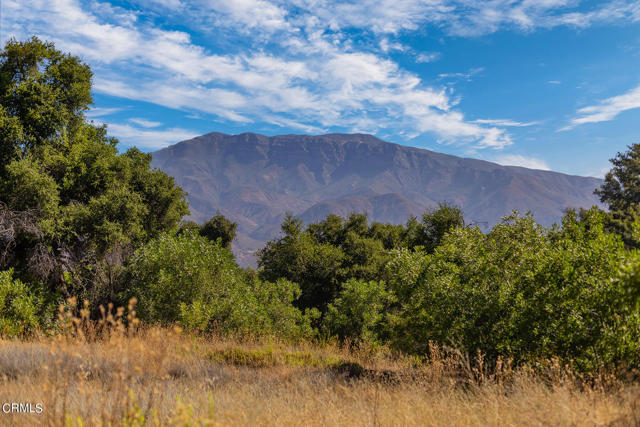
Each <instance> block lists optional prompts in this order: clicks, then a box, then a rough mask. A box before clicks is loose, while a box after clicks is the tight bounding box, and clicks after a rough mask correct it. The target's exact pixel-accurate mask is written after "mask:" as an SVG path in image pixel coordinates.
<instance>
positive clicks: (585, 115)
mask: <svg viewBox="0 0 640 427" xmlns="http://www.w3.org/2000/svg"><path fill="white" fill-rule="evenodd" d="M635 108H640V86H638V87H636V88H634V89H631V90H630V91H629V92H627V93H625V94H622V95H618V96H614V97H611V98H608V99H605V100H603V101H601V102H599V103H598V104H596V105H591V106H588V107H584V108H581V109H579V110H578V116H577V117H575V118H573V119H572V120H571V123H570V124H569V125H568V126H565V127H564V128H562V129H560V130H569V129H573V128H574V127H576V126H578V125H582V124H585V123H598V122H605V121H609V120H613V119H614V118H616V116H618V114H620V113H622V112H624V111H627V110H633V109H635Z"/></svg>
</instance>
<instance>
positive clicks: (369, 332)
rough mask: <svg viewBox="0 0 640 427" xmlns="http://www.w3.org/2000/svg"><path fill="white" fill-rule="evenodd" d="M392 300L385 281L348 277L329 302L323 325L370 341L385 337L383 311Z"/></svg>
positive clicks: (347, 336) (333, 332)
mask: <svg viewBox="0 0 640 427" xmlns="http://www.w3.org/2000/svg"><path fill="white" fill-rule="evenodd" d="M392 301H393V295H392V294H391V293H390V292H389V291H387V289H386V286H385V284H384V282H376V281H370V282H364V281H360V280H356V279H351V280H348V281H347V282H346V283H344V285H343V286H342V291H341V292H340V295H339V296H338V298H336V300H335V301H334V303H333V304H330V305H329V308H328V310H327V313H326V315H325V318H324V321H323V325H324V330H325V331H326V332H327V333H328V334H329V335H337V336H338V337H339V338H340V339H343V340H344V339H351V340H354V341H364V342H368V343H376V342H380V340H381V339H382V338H384V337H385V335H386V334H385V329H386V328H385V326H386V322H385V320H386V319H385V317H384V313H385V311H386V309H387V308H388V307H389V305H390V304H391V302H392Z"/></svg>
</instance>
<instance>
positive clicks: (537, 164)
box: [492, 154, 551, 170]
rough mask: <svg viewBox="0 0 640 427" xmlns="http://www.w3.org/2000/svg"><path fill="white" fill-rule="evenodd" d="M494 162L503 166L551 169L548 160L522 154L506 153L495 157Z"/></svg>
mask: <svg viewBox="0 0 640 427" xmlns="http://www.w3.org/2000/svg"><path fill="white" fill-rule="evenodd" d="M492 161H493V162H495V163H498V164H500V165H503V166H520V167H523V168H528V169H540V170H551V168H550V167H549V165H548V164H547V162H545V161H544V160H542V159H538V158H536V157H529V156H521V155H519V154H505V155H501V156H497V157H494V158H493V159H492Z"/></svg>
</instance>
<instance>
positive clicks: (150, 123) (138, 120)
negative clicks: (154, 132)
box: [129, 117, 162, 128]
mask: <svg viewBox="0 0 640 427" xmlns="http://www.w3.org/2000/svg"><path fill="white" fill-rule="evenodd" d="M129 121H130V122H131V123H133V124H136V125H138V126H142V127H143V128H157V127H158V126H162V122H154V121H151V120H147V119H142V118H139V117H133V118H130V119H129Z"/></svg>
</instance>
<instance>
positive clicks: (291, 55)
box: [2, 0, 512, 149]
mask: <svg viewBox="0 0 640 427" xmlns="http://www.w3.org/2000/svg"><path fill="white" fill-rule="evenodd" d="M258 2H259V3H260V4H261V5H262V3H265V5H264V6H265V7H267V5H266V3H267V2H266V0H259V1H258ZM236 3H238V2H227V3H223V2H210V3H208V6H209V7H212V8H215V9H216V10H218V9H224V10H225V12H224V13H225V14H227V16H228V17H229V19H231V20H238V19H240V17H241V15H242V13H245V12H246V14H250V11H251V8H248V7H245V6H246V5H250V4H253V3H255V2H254V1H247V2H246V4H245V3H244V2H243V3H242V4H236ZM409 3H411V2H407V4H405V5H404V6H402V5H401V6H400V7H399V8H396V10H398V11H399V12H398V13H403V12H402V10H404V9H403V7H405V6H406V7H409V6H410V5H409ZM166 6H167V4H165V5H163V7H166ZM334 6H335V7H338V8H343V9H344V10H348V9H350V6H349V5H346V4H342V5H334ZM5 7H6V8H7V9H10V11H11V13H9V14H6V13H5V15H4V16H3V17H2V19H3V21H2V23H3V24H5V23H7V24H10V25H8V28H12V35H15V36H17V37H19V38H24V37H26V36H27V35H28V34H30V33H35V34H40V35H41V36H43V37H45V38H47V39H52V40H54V41H55V42H56V43H57V45H58V46H59V47H60V48H62V49H64V50H68V51H71V52H73V53H75V54H79V55H81V56H82V57H83V58H85V59H87V60H89V61H90V62H92V63H93V64H95V69H96V70H97V72H96V77H95V89H96V90H97V91H98V92H100V93H104V94H108V95H111V96H116V97H122V98H127V99H132V100H138V101H146V102H151V103H155V104H158V105H163V106H166V107H169V108H174V109H181V110H185V111H189V112H202V113H208V114H213V115H215V116H218V117H219V118H222V119H225V120H231V121H235V122H239V123H250V122H260V121H266V122H270V123H272V124H275V125H279V126H285V127H289V126H291V124H293V123H295V124H296V125H297V126H296V128H298V129H314V130H318V129H326V128H329V127H334V128H335V127H339V128H343V129H345V130H358V129H363V128H367V129H369V130H370V131H374V132H375V131H377V130H380V129H393V128H398V127H399V126H402V127H403V128H408V129H412V130H413V131H414V132H420V133H434V134H435V135H437V136H438V139H439V140H440V141H441V142H443V143H448V144H450V143H454V144H469V145H472V146H475V147H478V148H487V147H490V148H495V149H500V148H503V147H504V146H507V145H510V144H511V143H512V141H511V138H510V136H509V135H508V133H507V132H506V131H505V130H504V129H500V128H497V127H488V126H485V125H481V124H478V123H473V122H469V121H467V120H466V119H465V118H464V114H463V113H462V112H460V111H456V110H454V107H455V106H456V103H457V101H458V100H459V97H456V98H454V100H452V99H450V95H449V94H448V93H447V92H446V91H445V90H444V89H442V88H437V87H431V86H429V85H426V84H425V83H424V82H423V81H422V80H421V79H420V78H419V77H418V76H416V75H415V74H413V73H410V72H408V71H406V70H403V69H402V68H401V67H400V66H399V65H398V64H397V63H395V62H393V61H391V60H389V59H387V58H384V57H381V56H378V55H376V54H374V53H371V52H358V51H354V49H353V48H352V47H351V46H350V44H349V43H347V42H346V41H341V39H340V38H339V37H338V38H335V37H333V36H331V35H326V34H324V33H323V32H313V33H305V34H297V33H295V31H294V32H293V33H287V37H286V41H287V43H286V44H285V45H283V46H284V48H285V49H284V51H282V52H280V53H278V54H277V55H276V54H274V53H266V52H264V51H262V50H248V51H247V53H230V54H213V53H210V52H208V51H207V50H206V49H205V48H204V47H202V46H200V45H198V44H195V43H193V42H192V40H191V37H190V35H189V34H187V33H185V32H180V31H169V30H164V29H162V28H159V27H156V26H153V25H150V24H149V23H147V24H145V25H139V24H134V21H132V20H127V21H125V25H120V24H119V23H118V22H117V20H114V19H113V13H112V12H110V14H109V16H108V17H106V18H105V17H103V16H101V15H99V8H97V9H92V10H87V9H86V8H83V7H82V4H81V3H79V2H78V1H76V0H59V1H56V2H49V1H44V0H33V1H31V2H30V3H29V4H28V5H26V4H24V3H23V2H20V1H16V0H6V2H5ZM301 7H302V6H301ZM372 7H373V8H374V9H375V11H374V15H375V14H376V13H378V14H380V15H379V19H380V21H379V24H375V23H372V24H371V25H373V26H374V27H375V26H377V25H383V21H384V22H395V21H393V20H388V19H387V18H388V16H387V15H384V19H383V15H382V11H381V10H380V9H379V7H378V6H374V5H373V4H372ZM267 9H268V11H270V12H268V15H269V16H271V18H269V17H267V18H265V17H264V16H263V17H262V18H260V19H267V20H270V21H269V22H272V24H273V26H274V27H279V26H280V24H278V23H279V22H280V21H281V20H282V19H285V18H286V17H287V14H286V13H284V12H282V11H280V9H278V8H275V9H274V8H269V7H267ZM391 9H393V8H391ZM436 9H437V8H436ZM243 10H244V11H245V12H242V11H243ZM261 13H262V12H261ZM265 13H267V12H265ZM7 15H8V17H7ZM321 17H322V14H319V15H317V18H318V19H320V18H321ZM296 19H301V18H300V17H298V18H296ZM309 19H311V18H309ZM311 20H312V21H313V19H311ZM287 22H289V21H287ZM245 24H247V25H253V24H251V23H247V22H245ZM294 24H298V25H301V27H300V28H301V29H304V31H308V30H309V29H314V28H316V24H314V23H308V22H306V21H305V22H304V23H301V24H300V23H298V22H297V21H293V23H291V22H289V23H288V24H287V26H290V25H294ZM336 25H338V24H336ZM385 25H386V24H385ZM393 25H400V27H397V28H396V29H400V28H404V27H405V26H407V28H409V27H408V25H409V24H406V25H405V24H402V23H394V24H393ZM283 28H284V27H283ZM376 28H377V27H376ZM392 30H393V29H392V28H387V30H385V31H392ZM287 31H288V30H287ZM479 71H480V69H475V70H471V71H470V72H469V73H470V75H473V74H475V73H477V72H479ZM134 123H135V122H134ZM138 125H140V126H144V125H143V124H142V123H138ZM114 126H115V125H114ZM118 126H120V127H114V128H113V129H114V131H115V130H118V131H119V132H121V133H123V134H124V133H125V130H126V131H127V135H128V136H127V138H128V137H130V136H132V135H133V134H134V133H133V131H132V130H131V129H129V128H126V127H122V126H124V125H118ZM135 134H136V135H139V136H140V138H141V141H142V142H141V143H142V144H147V145H148V144H149V142H148V141H149V138H148V137H147V136H148V135H156V134H153V133H150V132H146V133H143V132H141V131H136V133H135ZM145 135H147V136H145Z"/></svg>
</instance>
